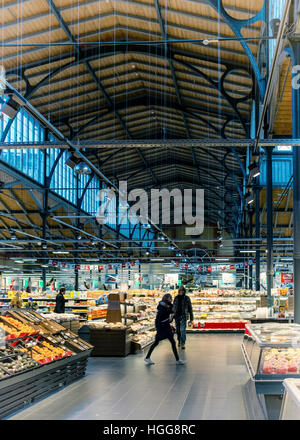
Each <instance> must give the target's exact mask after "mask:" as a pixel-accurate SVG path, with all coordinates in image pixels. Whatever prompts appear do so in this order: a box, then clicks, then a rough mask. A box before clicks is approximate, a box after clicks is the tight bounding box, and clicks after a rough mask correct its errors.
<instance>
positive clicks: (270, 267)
mask: <svg viewBox="0 0 300 440" xmlns="http://www.w3.org/2000/svg"><path fill="white" fill-rule="evenodd" d="M273 148H274V147H265V151H266V155H267V250H268V254H267V293H268V307H272V305H273V304H272V295H271V289H272V288H273V170H272V151H273ZM299 207H300V205H299Z"/></svg>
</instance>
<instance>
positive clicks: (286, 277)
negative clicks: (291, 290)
mask: <svg viewBox="0 0 300 440" xmlns="http://www.w3.org/2000/svg"><path fill="white" fill-rule="evenodd" d="M281 282H282V283H284V284H289V283H293V282H294V274H293V273H281Z"/></svg>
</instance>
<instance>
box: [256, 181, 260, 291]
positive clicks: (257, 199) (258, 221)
mask: <svg viewBox="0 0 300 440" xmlns="http://www.w3.org/2000/svg"><path fill="white" fill-rule="evenodd" d="M259 211H260V189H259V188H258V187H257V188H256V190H255V238H260V212H259ZM258 244H259V243H258V242H257V244H256V252H255V260H256V266H255V278H256V281H255V289H256V291H260V247H259V246H258Z"/></svg>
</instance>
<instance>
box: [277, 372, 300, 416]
mask: <svg viewBox="0 0 300 440" xmlns="http://www.w3.org/2000/svg"><path fill="white" fill-rule="evenodd" d="M283 385H284V390H285V391H284V396H283V401H282V406H281V412H280V420H300V379H285V380H284V381H283Z"/></svg>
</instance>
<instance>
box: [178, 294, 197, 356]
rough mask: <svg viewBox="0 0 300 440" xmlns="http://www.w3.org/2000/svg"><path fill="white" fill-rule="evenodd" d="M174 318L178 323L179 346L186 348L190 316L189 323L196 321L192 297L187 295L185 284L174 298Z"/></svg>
mask: <svg viewBox="0 0 300 440" xmlns="http://www.w3.org/2000/svg"><path fill="white" fill-rule="evenodd" d="M174 318H175V324H176V333H177V338H178V346H179V347H181V348H182V349H185V342H186V323H187V320H188V318H190V322H189V324H190V325H191V324H192V323H193V321H194V315H193V308H192V303H191V299H190V297H189V296H187V295H186V290H185V288H184V287H183V286H180V287H179V289H178V295H177V296H176V297H175V299H174Z"/></svg>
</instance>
